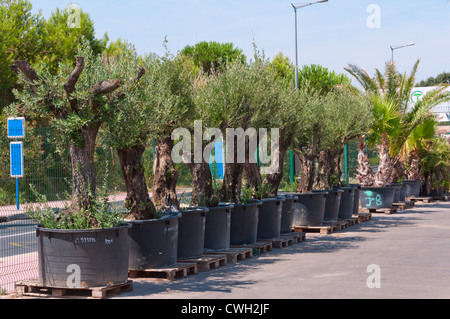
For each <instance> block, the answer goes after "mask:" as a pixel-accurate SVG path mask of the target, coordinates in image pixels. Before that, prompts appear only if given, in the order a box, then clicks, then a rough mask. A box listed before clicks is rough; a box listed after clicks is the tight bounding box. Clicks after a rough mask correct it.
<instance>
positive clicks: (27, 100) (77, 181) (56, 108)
mask: <svg viewBox="0 0 450 319" xmlns="http://www.w3.org/2000/svg"><path fill="white" fill-rule="evenodd" d="M12 68H13V70H14V71H15V72H16V73H17V74H19V75H20V78H21V81H22V84H23V89H22V90H15V91H14V94H15V96H16V98H17V101H18V102H17V103H13V104H12V105H10V106H9V108H8V113H9V114H11V115H16V116H17V115H25V116H27V117H31V118H35V119H46V120H47V121H48V122H49V124H50V125H52V126H54V127H55V128H56V130H57V132H58V134H60V136H61V138H63V139H65V141H66V142H67V147H68V149H69V153H70V156H71V163H72V205H71V208H72V210H74V211H76V210H78V209H89V208H90V207H91V205H92V198H93V197H95V193H96V192H95V191H96V189H95V186H96V181H95V167H94V153H95V146H96V138H97V135H98V132H99V129H100V127H101V125H102V124H103V123H104V122H105V121H106V119H107V118H108V116H110V115H111V113H112V112H114V111H115V108H114V102H115V100H116V99H120V98H122V96H123V93H122V92H121V90H119V89H120V88H122V87H124V88H125V87H127V86H129V85H130V82H129V78H124V75H125V72H124V68H125V66H124V63H121V62H117V61H116V62H115V63H111V62H108V61H104V59H103V58H102V56H100V55H96V54H95V53H94V52H93V51H92V49H91V48H90V46H89V44H88V42H87V41H83V45H82V47H81V48H80V49H79V50H78V54H77V58H76V63H75V64H74V63H73V62H72V63H69V62H63V63H61V64H60V66H59V68H58V72H57V74H55V75H53V74H52V73H51V72H50V68H49V67H48V65H46V64H45V63H43V64H41V65H39V66H38V67H37V68H35V69H34V68H32V67H31V66H30V65H29V63H27V62H26V61H15V63H14V66H13V67H12ZM137 71H138V70H136V72H137Z"/></svg>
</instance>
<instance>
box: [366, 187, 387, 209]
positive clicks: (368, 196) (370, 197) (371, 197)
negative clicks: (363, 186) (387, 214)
mask: <svg viewBox="0 0 450 319" xmlns="http://www.w3.org/2000/svg"><path fill="white" fill-rule="evenodd" d="M364 194H366V201H367V203H366V207H371V206H372V203H373V202H374V201H375V204H376V205H377V206H380V205H382V204H383V201H382V199H381V195H380V194H377V195H376V196H374V195H375V194H374V192H372V191H369V190H367V191H365V192H364Z"/></svg>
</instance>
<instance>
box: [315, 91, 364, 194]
mask: <svg viewBox="0 0 450 319" xmlns="http://www.w3.org/2000/svg"><path fill="white" fill-rule="evenodd" d="M319 111H320V112H321V113H322V117H321V121H320V123H319V126H318V127H319V130H318V131H319V132H318V142H317V144H318V149H319V155H318V171H317V178H316V182H315V188H316V189H325V190H326V189H330V188H332V187H336V186H342V184H341V169H340V161H341V155H342V153H343V151H344V144H347V143H348V142H350V141H352V140H353V139H356V138H358V137H359V136H361V135H364V134H365V133H366V132H367V131H368V130H369V128H370V125H371V123H372V113H371V109H370V107H369V103H368V102H367V100H366V99H365V97H364V96H363V95H361V94H355V93H354V90H348V89H347V88H344V87H341V88H340V89H336V90H333V91H332V92H329V93H328V94H327V95H326V96H324V97H321V99H320V106H319Z"/></svg>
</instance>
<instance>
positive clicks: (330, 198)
mask: <svg viewBox="0 0 450 319" xmlns="http://www.w3.org/2000/svg"><path fill="white" fill-rule="evenodd" d="M314 192H326V193H327V199H326V201H325V214H324V216H323V221H324V222H337V220H338V217H339V206H340V203H341V196H342V193H343V192H344V191H343V190H341V189H331V190H326V191H319V190H315V191H314Z"/></svg>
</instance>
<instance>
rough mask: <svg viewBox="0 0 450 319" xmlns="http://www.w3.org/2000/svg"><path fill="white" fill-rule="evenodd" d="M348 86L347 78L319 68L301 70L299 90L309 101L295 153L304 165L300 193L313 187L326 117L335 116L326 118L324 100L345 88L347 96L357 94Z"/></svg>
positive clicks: (298, 187) (299, 186)
mask: <svg viewBox="0 0 450 319" xmlns="http://www.w3.org/2000/svg"><path fill="white" fill-rule="evenodd" d="M349 83H350V80H349V79H348V78H347V77H346V76H345V75H342V74H336V73H335V72H333V71H329V70H328V69H327V68H324V67H322V66H319V65H311V66H304V67H303V68H302V69H301V70H299V89H300V90H305V91H306V92H307V94H308V95H309V99H308V103H307V105H305V108H304V113H303V114H304V117H305V119H307V121H306V124H305V127H304V128H302V129H300V130H299V132H298V134H297V136H296V138H295V140H294V147H295V148H294V149H295V151H296V152H297V154H298V156H299V158H300V162H301V178H300V179H299V181H298V183H297V191H298V192H301V193H304V192H310V191H312V189H313V187H314V182H315V176H316V164H315V161H316V160H317V159H318V156H319V152H320V151H321V149H320V145H319V138H320V136H324V135H323V134H322V135H321V133H320V132H321V128H322V127H324V125H325V121H327V119H325V117H326V116H331V117H334V116H335V115H334V113H329V114H324V110H325V109H324V107H325V105H324V104H323V102H324V100H323V99H324V98H325V97H326V96H327V95H328V94H332V93H333V92H334V91H336V90H338V89H339V88H342V87H345V88H346V90H347V91H350V92H348V94H354V93H353V91H354V89H353V88H352V87H351V86H350V85H349ZM342 94H344V93H342ZM335 112H336V111H335ZM336 113H337V112H336ZM341 145H342V144H341ZM327 179H328V178H327Z"/></svg>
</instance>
